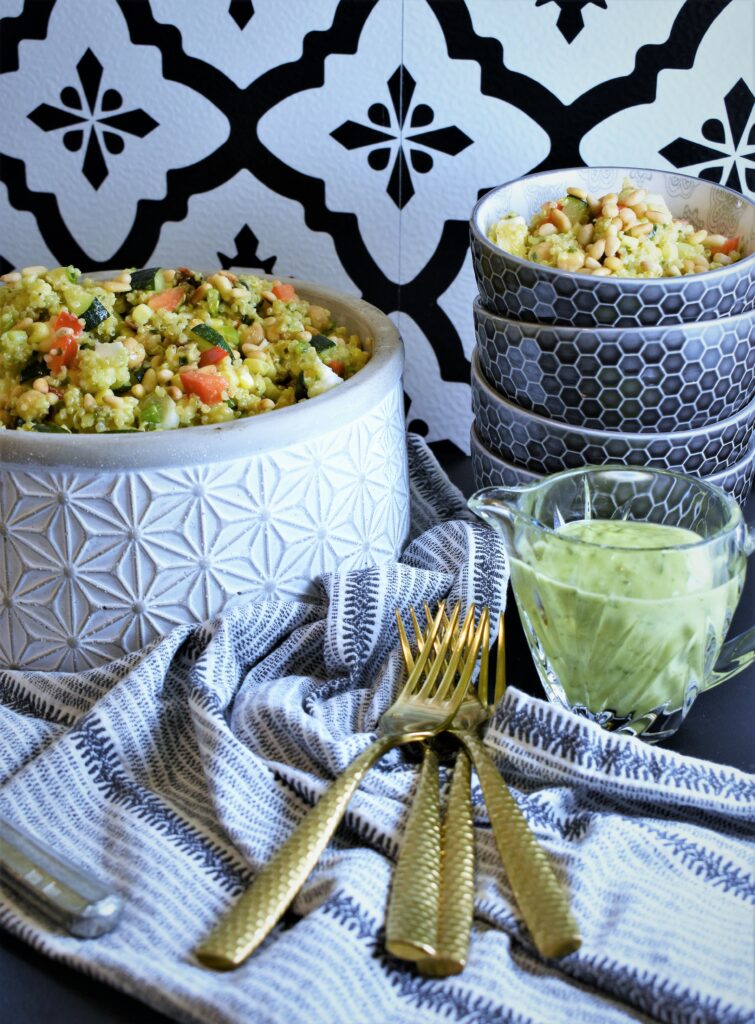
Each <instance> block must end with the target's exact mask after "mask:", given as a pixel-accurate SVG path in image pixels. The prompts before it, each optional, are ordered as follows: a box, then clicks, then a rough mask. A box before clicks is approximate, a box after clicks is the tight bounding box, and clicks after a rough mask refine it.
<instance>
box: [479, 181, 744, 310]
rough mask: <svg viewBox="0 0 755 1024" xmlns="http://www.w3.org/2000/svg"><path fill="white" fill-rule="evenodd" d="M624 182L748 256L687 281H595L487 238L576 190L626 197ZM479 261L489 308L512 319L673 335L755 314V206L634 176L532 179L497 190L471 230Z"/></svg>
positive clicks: (709, 190)
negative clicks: (674, 327)
mask: <svg viewBox="0 0 755 1024" xmlns="http://www.w3.org/2000/svg"><path fill="white" fill-rule="evenodd" d="M625 176H628V177H631V179H632V181H633V182H634V183H635V184H637V185H639V186H642V187H643V188H647V189H648V190H649V191H650V192H658V193H660V194H661V195H663V196H664V197H665V198H666V201H667V203H668V206H669V208H670V210H671V212H672V213H673V214H674V215H675V216H676V217H685V218H687V219H689V220H691V221H692V222H693V223H694V224H695V225H697V226H700V227H706V228H707V229H708V230H709V231H716V232H720V233H722V234H725V235H727V236H729V237H730V236H733V235H740V236H741V237H742V239H743V241H742V245H743V247H744V248H745V251H746V252H747V253H749V254H750V255H749V256H747V257H746V258H744V259H742V260H741V261H739V262H737V263H733V264H731V265H730V266H727V267H724V268H723V270H717V271H710V272H709V273H705V274H694V275H689V276H686V277H664V278H644V279H643V278H626V277H624V278H603V279H600V278H594V277H590V276H588V275H586V274H575V273H568V272H566V271H562V270H558V269H556V268H554V267H543V266H540V265H539V264H536V263H531V262H529V261H527V260H522V259H519V258H518V257H516V256H512V255H511V254H510V253H507V252H506V251H505V250H504V249H501V248H499V247H498V246H497V245H494V244H493V243H492V242H491V241H490V240H489V239H488V238H487V237H486V231H487V229H488V228H489V227H490V225H491V224H493V223H494V222H495V221H496V220H498V218H499V217H501V216H503V215H504V214H506V213H509V212H512V211H513V212H516V213H520V214H522V215H523V216H524V217H525V218H526V219H528V220H529V218H530V216H531V215H532V214H533V213H534V212H535V211H536V210H537V209H538V208H539V207H540V206H541V204H542V203H543V202H545V201H546V200H548V199H555V198H558V197H559V196H562V195H564V193H565V191H566V188H567V187H568V186H572V185H573V186H578V187H581V188H584V189H586V190H587V191H588V192H591V193H593V194H594V195H601V194H605V193H606V192H608V191H615V190H617V189H620V188H621V183H622V180H623V178H624V177H625ZM470 232H471V246H472V262H473V265H474V271H475V277H476V278H477V285H478V288H479V290H480V295H481V297H482V299H483V301H484V302H485V304H486V305H487V306H488V307H489V308H490V309H491V310H494V311H495V312H497V313H500V314H501V315H502V316H507V317H511V318H512V319H515V320H527V321H530V322H540V323H558V324H565V325H567V326H568V325H571V326H574V327H591V326H594V325H596V324H602V325H604V326H613V327H651V326H655V325H660V326H666V325H669V324H678V323H684V322H688V321H694V320H714V319H716V318H718V317H723V316H729V315H732V314H735V313H742V312H745V311H747V310H750V309H753V308H755V255H753V249H754V248H755V206H753V204H752V203H751V202H749V201H748V200H747V199H745V198H744V197H743V196H741V195H739V194H738V193H737V192H734V191H732V190H731V189H727V188H725V187H723V186H721V185H716V184H713V183H712V182H708V181H703V180H702V179H700V178H692V177H689V176H687V175H684V174H675V173H674V174H672V173H668V172H664V171H651V170H645V169H637V168H623V167H622V168H610V167H606V168H585V167H576V168H571V169H569V170H559V171H549V172H546V173H543V174H533V175H528V176H527V177H524V178H519V179H517V180H516V181H513V182H509V183H508V184H506V185H501V186H500V187H499V188H496V189H493V190H492V191H491V192H488V193H487V195H485V196H483V198H482V199H481V200H480V201H479V202H478V203H477V205H476V206H475V208H474V210H473V212H472V218H471V222H470Z"/></svg>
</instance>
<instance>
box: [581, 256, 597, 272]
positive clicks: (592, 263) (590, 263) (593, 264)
mask: <svg viewBox="0 0 755 1024" xmlns="http://www.w3.org/2000/svg"><path fill="white" fill-rule="evenodd" d="M585 266H586V267H588V268H589V269H590V270H597V269H598V267H599V266H600V264H599V263H598V261H597V260H595V259H593V258H592V256H588V257H587V258H586V259H585Z"/></svg>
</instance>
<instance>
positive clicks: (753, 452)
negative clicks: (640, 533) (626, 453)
mask: <svg viewBox="0 0 755 1024" xmlns="http://www.w3.org/2000/svg"><path fill="white" fill-rule="evenodd" d="M470 444H471V447H472V450H473V451H474V449H475V448H478V449H480V452H481V454H482V455H485V456H487V458H489V459H490V461H491V462H498V463H500V464H501V466H503V468H504V469H510V470H513V471H514V472H515V473H527V474H529V475H530V476H533V477H535V478H536V479H538V480H544V479H545V477H546V476H549V475H551V474H549V473H539V472H537V470H534V469H527V467H526V466H517V465H516V463H514V462H509V460H508V459H504V457H503V456H502V455H498V454H497V453H496V452H493V451H491V450H490V448H488V446H487V445H486V444H485V442H484V441H483V440H482V438H481V437H480V435H479V433H478V431H477V425H476V424H475V423H473V424H472V428H471V430H470ZM750 462H755V436H753V439H752V441H751V442H750V445H749V447H748V449H747V453H746V454H745V456H744V458H743V459H741V460H740V461H739V462H735V463H734V465H733V466H728V467H727V468H726V469H719V470H718V472H717V473H709V474H708V475H707V476H703V477H699V478H696V479H700V480H705V481H707V482H708V483H710V482H711V481H713V482H714V485H715V481H717V480H718V479H721V480H723V479H725V478H726V477H727V476H729V475H730V474H731V473H737V472H741V471H742V470H743V469H746V467H747V466H748V464H749V463H750ZM631 468H632V469H641V468H642V467H640V466H632V467H631ZM646 468H648V469H649V468H651V467H646ZM559 472H561V471H559ZM671 472H674V473H676V472H678V470H672V471H671ZM682 475H683V476H691V475H692V474H691V473H684V474H682Z"/></svg>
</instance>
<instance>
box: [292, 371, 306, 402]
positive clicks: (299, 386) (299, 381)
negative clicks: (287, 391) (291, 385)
mask: <svg viewBox="0 0 755 1024" xmlns="http://www.w3.org/2000/svg"><path fill="white" fill-rule="evenodd" d="M307 397H308V392H307V385H306V384H305V383H304V371H303V370H301V371H300V373H299V376H298V377H297V378H296V391H295V392H294V398H295V399H296V401H297V402H301V400H302V399H303V398H307Z"/></svg>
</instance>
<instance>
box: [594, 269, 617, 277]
mask: <svg viewBox="0 0 755 1024" xmlns="http://www.w3.org/2000/svg"><path fill="white" fill-rule="evenodd" d="M592 276H593V277H612V276H613V271H612V270H609V269H608V267H598V269H597V270H593V272H592Z"/></svg>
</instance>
